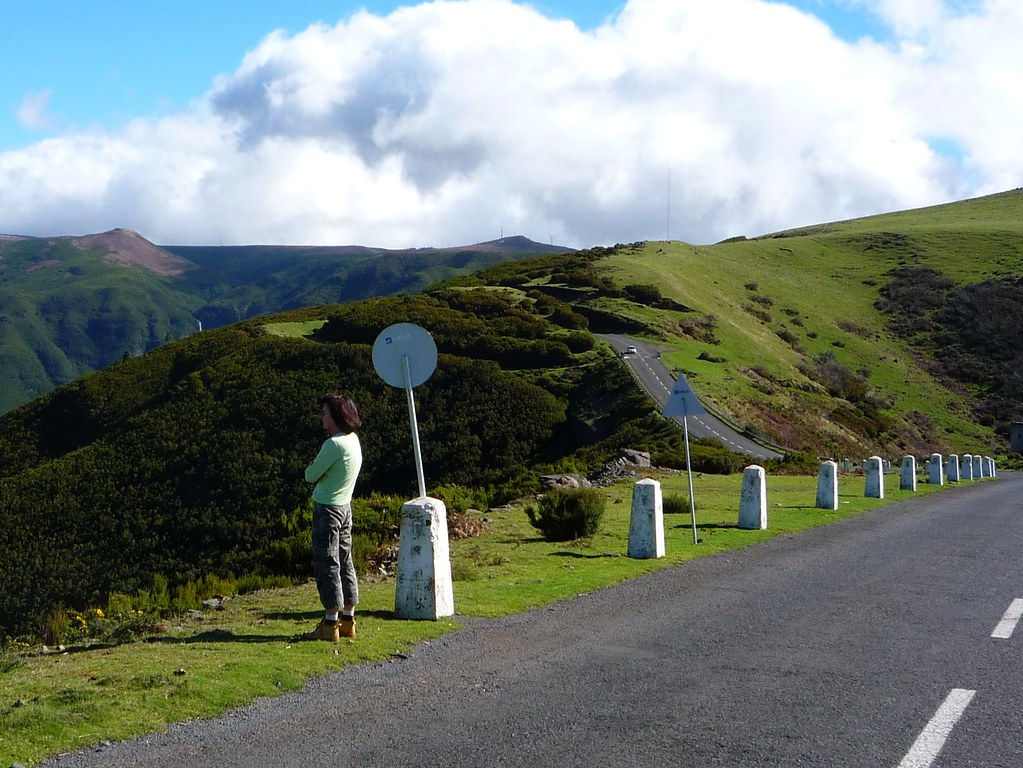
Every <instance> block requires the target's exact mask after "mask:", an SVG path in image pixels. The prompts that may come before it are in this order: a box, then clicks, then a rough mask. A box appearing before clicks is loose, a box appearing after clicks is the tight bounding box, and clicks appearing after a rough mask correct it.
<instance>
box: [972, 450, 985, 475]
mask: <svg viewBox="0 0 1023 768" xmlns="http://www.w3.org/2000/svg"><path fill="white" fill-rule="evenodd" d="M983 467H984V461H983V457H982V456H981V455H980V454H979V453H978V454H976V455H975V456H974V457H973V479H974V480H980V479H981V478H982V477H984V469H983Z"/></svg>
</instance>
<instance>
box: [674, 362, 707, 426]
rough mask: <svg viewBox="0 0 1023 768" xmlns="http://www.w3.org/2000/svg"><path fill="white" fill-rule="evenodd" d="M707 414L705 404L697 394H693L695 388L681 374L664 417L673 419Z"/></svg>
mask: <svg viewBox="0 0 1023 768" xmlns="http://www.w3.org/2000/svg"><path fill="white" fill-rule="evenodd" d="M706 412H707V409H706V408H704V407H703V403H701V402H700V399H699V398H698V397H697V396H696V393H695V392H693V388H692V387H690V386H689V382H688V381H686V375H685V374H684V373H680V374H679V376H678V381H676V382H675V386H674V387H672V388H671V394H670V395H669V396H668V402H667V403H666V404H665V406H664V415H665V416H667V417H668V418H671V417H672V416H699V415H700V414H701V413H706Z"/></svg>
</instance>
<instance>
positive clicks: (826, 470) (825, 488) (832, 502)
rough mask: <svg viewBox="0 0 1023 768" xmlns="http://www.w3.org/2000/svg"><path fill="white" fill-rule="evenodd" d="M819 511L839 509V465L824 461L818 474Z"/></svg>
mask: <svg viewBox="0 0 1023 768" xmlns="http://www.w3.org/2000/svg"><path fill="white" fill-rule="evenodd" d="M817 509H838V464H837V463H836V462H834V461H822V462H821V468H820V470H819V471H818V473H817Z"/></svg>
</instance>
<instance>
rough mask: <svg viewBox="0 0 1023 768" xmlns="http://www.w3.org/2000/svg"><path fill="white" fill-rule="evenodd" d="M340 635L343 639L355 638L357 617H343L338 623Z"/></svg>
mask: <svg viewBox="0 0 1023 768" xmlns="http://www.w3.org/2000/svg"><path fill="white" fill-rule="evenodd" d="M337 625H338V634H339V635H340V636H341V637H355V617H354V616H342V617H341V618H340V620H339V621H338V623H337Z"/></svg>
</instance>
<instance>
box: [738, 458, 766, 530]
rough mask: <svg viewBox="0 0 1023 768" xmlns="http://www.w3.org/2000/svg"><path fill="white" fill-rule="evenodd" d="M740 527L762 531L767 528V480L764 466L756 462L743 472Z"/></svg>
mask: <svg viewBox="0 0 1023 768" xmlns="http://www.w3.org/2000/svg"><path fill="white" fill-rule="evenodd" d="M739 527H740V528H746V529H750V530H761V531H763V530H766V529H767V481H766V479H765V472H764V468H763V467H758V466H757V465H756V464H753V465H751V466H748V467H746V469H744V470H743V472H742V495H741V496H740V497H739Z"/></svg>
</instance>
